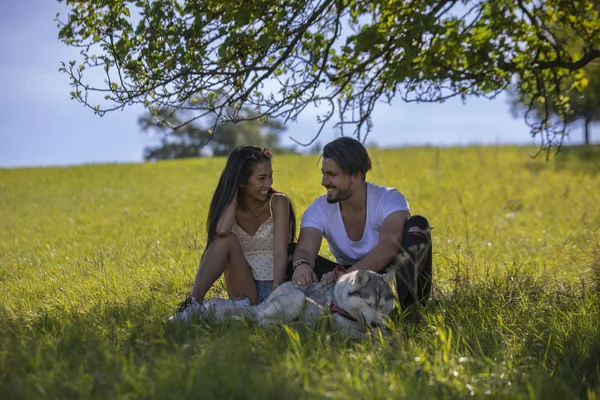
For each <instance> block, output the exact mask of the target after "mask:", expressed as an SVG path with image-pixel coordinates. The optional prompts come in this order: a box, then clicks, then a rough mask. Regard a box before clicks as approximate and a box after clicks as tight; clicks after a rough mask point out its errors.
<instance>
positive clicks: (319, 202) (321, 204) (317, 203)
mask: <svg viewBox="0 0 600 400" xmlns="http://www.w3.org/2000/svg"><path fill="white" fill-rule="evenodd" d="M311 206H314V207H318V208H319V209H321V210H325V209H327V206H331V204H329V203H328V202H327V195H326V194H324V195H321V196H319V197H317V198H316V199H314V200H313V202H312V204H311Z"/></svg>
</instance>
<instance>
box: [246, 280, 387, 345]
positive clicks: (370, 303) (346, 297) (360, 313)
mask: <svg viewBox="0 0 600 400" xmlns="http://www.w3.org/2000/svg"><path fill="white" fill-rule="evenodd" d="M394 281H395V276H394V272H388V273H386V274H384V275H381V274H378V273H376V272H373V271H368V270H364V269H360V270H357V271H353V272H350V273H347V274H344V275H342V276H341V277H340V278H339V280H337V281H336V282H334V283H331V284H329V285H326V286H322V285H321V284H320V283H313V284H312V285H311V286H309V287H302V286H299V285H297V284H295V283H292V282H286V283H284V284H282V285H280V286H279V287H278V288H277V289H275V291H273V293H271V295H270V296H269V297H268V298H267V299H266V300H265V301H264V302H263V303H261V304H259V305H258V306H257V307H256V309H255V310H254V313H255V316H256V319H257V322H258V323H259V324H260V325H262V326H264V327H269V326H272V325H275V324H279V323H288V322H291V321H293V320H296V319H301V320H302V319H304V320H305V322H306V323H307V324H309V325H311V324H313V323H314V322H315V321H316V320H317V319H318V318H319V317H321V316H323V315H325V314H326V313H332V314H333V325H334V327H335V329H336V330H339V331H342V332H344V333H345V334H347V335H349V336H352V337H355V338H360V337H363V336H364V334H365V332H366V331H367V329H368V328H370V327H383V326H384V322H385V321H384V320H385V318H387V316H388V315H389V314H390V312H391V311H392V310H393V309H394V307H395V305H396V302H395V298H394V294H393V289H392V285H393V282H394Z"/></svg>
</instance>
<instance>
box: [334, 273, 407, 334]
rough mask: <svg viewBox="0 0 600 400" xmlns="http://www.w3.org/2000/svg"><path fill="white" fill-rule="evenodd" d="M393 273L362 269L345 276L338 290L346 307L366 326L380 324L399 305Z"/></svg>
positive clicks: (340, 281)
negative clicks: (394, 289)
mask: <svg viewBox="0 0 600 400" xmlns="http://www.w3.org/2000/svg"><path fill="white" fill-rule="evenodd" d="M394 279H395V276H394V272H388V273H386V274H383V275H382V274H378V273H376V272H373V271H367V270H364V269H359V270H357V271H353V272H350V273H348V274H345V275H343V276H342V277H341V278H340V279H339V281H338V284H339V283H342V285H339V286H341V288H343V290H341V291H339V292H338V295H339V297H342V298H341V299H340V300H341V301H340V302H341V303H343V308H344V309H345V310H346V311H347V312H348V313H350V314H351V315H352V316H353V317H354V318H356V320H357V321H358V322H359V323H360V324H362V325H365V326H372V327H381V326H383V325H384V320H385V318H386V317H387V316H388V315H389V314H390V313H391V312H392V310H393V309H394V307H395V306H396V301H395V299H394V293H393V289H392V284H393V282H394Z"/></svg>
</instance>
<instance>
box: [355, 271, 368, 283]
mask: <svg viewBox="0 0 600 400" xmlns="http://www.w3.org/2000/svg"><path fill="white" fill-rule="evenodd" d="M367 282H369V274H368V273H367V271H365V270H364V269H359V270H358V271H356V276H355V277H354V286H358V287H363V286H365V285H366V284H367Z"/></svg>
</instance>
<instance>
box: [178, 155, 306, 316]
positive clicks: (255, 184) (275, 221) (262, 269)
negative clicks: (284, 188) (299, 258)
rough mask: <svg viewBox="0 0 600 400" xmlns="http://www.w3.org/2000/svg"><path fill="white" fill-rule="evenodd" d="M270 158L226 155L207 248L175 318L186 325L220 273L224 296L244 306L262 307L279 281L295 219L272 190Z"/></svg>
mask: <svg viewBox="0 0 600 400" xmlns="http://www.w3.org/2000/svg"><path fill="white" fill-rule="evenodd" d="M272 156H273V154H272V153H271V151H270V150H269V149H260V148H258V147H254V146H240V147H238V148H237V149H235V150H234V151H233V152H232V153H231V154H230V155H229V158H228V159H227V164H226V165H225V169H224V170H223V172H222V173H221V178H220V179H219V183H218V185H217V188H216V189H215V193H214V194H213V198H212V201H211V203H210V209H209V212H208V220H207V224H206V225H207V230H208V237H207V243H206V248H205V250H204V254H203V256H202V260H201V262H200V267H199V268H198V272H197V273H196V278H195V280H194V285H193V287H192V292H191V295H190V296H189V297H188V298H187V299H186V300H185V301H184V302H183V303H182V304H181V305H180V307H179V311H178V312H177V314H176V315H175V316H174V317H173V318H174V319H180V320H186V321H187V320H189V319H190V318H191V317H192V316H193V314H195V313H196V312H198V311H201V310H204V309H205V307H203V302H204V296H206V293H207V292H208V290H209V289H210V287H211V286H212V285H213V283H214V282H215V281H216V280H217V279H218V278H219V277H220V276H221V274H224V276H225V285H226V288H227V292H228V294H229V297H230V298H232V299H237V301H238V302H242V303H245V304H257V303H260V302H262V301H263V300H264V299H266V298H267V297H268V295H269V294H270V293H271V291H272V290H274V289H275V288H276V287H277V286H278V285H280V284H281V283H283V282H284V280H285V277H286V270H287V267H288V244H289V243H292V242H294V239H295V234H296V232H295V231H296V218H295V216H294V210H293V207H292V205H291V203H290V201H289V200H288V199H287V197H285V196H284V195H283V194H281V193H279V192H276V191H275V190H274V189H273V188H272V184H273V169H272V166H271V158H272ZM201 312H202V311H201Z"/></svg>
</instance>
